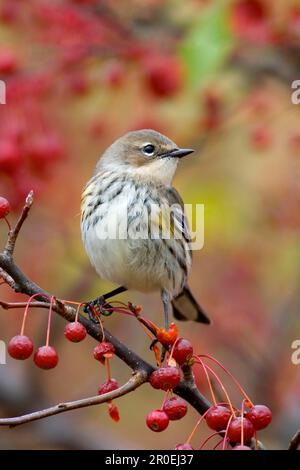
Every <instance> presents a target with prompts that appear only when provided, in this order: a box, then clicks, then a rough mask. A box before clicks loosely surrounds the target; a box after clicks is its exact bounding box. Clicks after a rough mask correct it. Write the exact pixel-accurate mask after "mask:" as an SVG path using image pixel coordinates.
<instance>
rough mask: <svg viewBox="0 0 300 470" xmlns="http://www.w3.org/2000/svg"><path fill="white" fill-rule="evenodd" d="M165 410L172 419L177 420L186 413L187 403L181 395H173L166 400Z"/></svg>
mask: <svg viewBox="0 0 300 470" xmlns="http://www.w3.org/2000/svg"><path fill="white" fill-rule="evenodd" d="M163 410H164V412H165V413H166V414H167V415H168V418H169V419H170V420H171V421H176V420H178V419H181V418H183V417H184V416H185V415H186V413H187V404H186V402H185V401H184V400H183V399H182V398H180V397H172V398H170V399H169V400H167V401H166V402H165V404H164V406H163Z"/></svg>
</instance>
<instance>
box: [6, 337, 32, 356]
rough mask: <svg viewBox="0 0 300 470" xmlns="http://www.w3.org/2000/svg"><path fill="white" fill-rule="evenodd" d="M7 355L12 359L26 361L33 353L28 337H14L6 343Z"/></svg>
mask: <svg viewBox="0 0 300 470" xmlns="http://www.w3.org/2000/svg"><path fill="white" fill-rule="evenodd" d="M7 350H8V354H9V355H10V356H11V357H13V358H14V359H20V360H23V359H28V358H29V357H30V356H31V354H32V352H33V343H32V341H31V339H29V338H28V336H24V335H17V336H14V337H13V338H12V339H11V340H10V342H9V343H8V348H7Z"/></svg>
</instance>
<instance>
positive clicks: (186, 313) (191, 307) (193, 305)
mask: <svg viewBox="0 0 300 470" xmlns="http://www.w3.org/2000/svg"><path fill="white" fill-rule="evenodd" d="M172 306H173V315H174V317H175V318H177V320H183V321H186V320H192V321H196V322H200V323H206V324H209V323H210V322H211V321H210V319H209V318H208V316H207V315H206V313H205V312H204V311H203V310H202V308H201V307H200V305H199V304H198V302H197V301H196V300H195V299H194V297H193V295H192V293H191V291H190V290H189V288H188V287H185V288H184V289H183V291H182V292H181V293H180V294H179V295H178V296H177V297H175V298H174V299H173V300H172Z"/></svg>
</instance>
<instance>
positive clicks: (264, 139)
mask: <svg viewBox="0 0 300 470" xmlns="http://www.w3.org/2000/svg"><path fill="white" fill-rule="evenodd" d="M250 139H251V142H252V144H253V146H254V147H255V148H256V149H257V150H267V149H268V148H270V146H271V145H272V136H271V133H270V132H269V130H268V129H266V128H265V127H263V126H258V127H257V128H256V129H254V130H253V131H252V132H251V135H250Z"/></svg>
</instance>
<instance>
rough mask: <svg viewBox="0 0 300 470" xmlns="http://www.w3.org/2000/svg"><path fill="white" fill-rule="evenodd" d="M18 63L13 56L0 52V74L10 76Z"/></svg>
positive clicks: (8, 51) (10, 53)
mask: <svg viewBox="0 0 300 470" xmlns="http://www.w3.org/2000/svg"><path fill="white" fill-rule="evenodd" d="M17 68H18V62H17V58H16V56H15V54H14V53H13V52H12V51H10V50H8V49H5V50H2V51H0V73H2V74H10V73H13V72H15V71H16V70H17Z"/></svg>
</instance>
